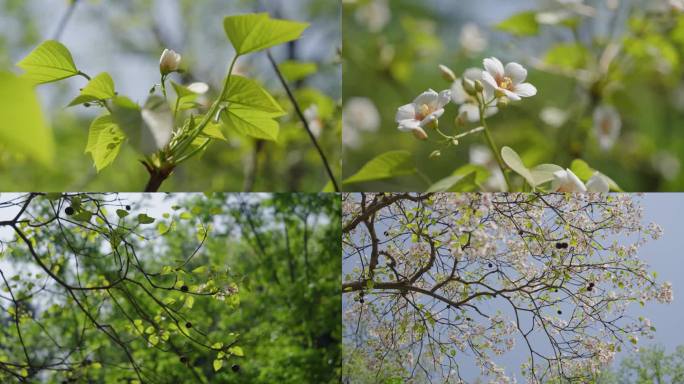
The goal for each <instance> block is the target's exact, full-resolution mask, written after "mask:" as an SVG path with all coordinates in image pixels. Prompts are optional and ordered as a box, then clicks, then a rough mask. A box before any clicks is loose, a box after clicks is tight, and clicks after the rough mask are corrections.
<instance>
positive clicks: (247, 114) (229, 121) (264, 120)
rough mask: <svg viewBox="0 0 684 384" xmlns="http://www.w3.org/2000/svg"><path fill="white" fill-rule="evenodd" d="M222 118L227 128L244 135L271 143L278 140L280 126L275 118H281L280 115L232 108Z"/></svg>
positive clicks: (243, 108) (250, 109) (236, 107)
mask: <svg viewBox="0 0 684 384" xmlns="http://www.w3.org/2000/svg"><path fill="white" fill-rule="evenodd" d="M221 116H222V120H223V123H224V124H225V125H226V128H228V129H234V130H235V131H236V132H238V133H240V134H242V135H246V136H251V137H254V138H257V139H264V140H271V141H276V140H277V139H278V133H279V131H280V125H279V124H278V122H277V121H276V120H274V118H275V117H278V116H280V114H279V113H277V114H274V113H270V112H263V111H259V110H255V109H252V108H246V107H240V106H231V107H229V108H228V109H227V110H226V111H225V112H224V113H223V114H222V115H221Z"/></svg>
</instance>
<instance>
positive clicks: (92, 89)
mask: <svg viewBox="0 0 684 384" xmlns="http://www.w3.org/2000/svg"><path fill="white" fill-rule="evenodd" d="M115 95H116V94H115V92H114V80H112V77H111V76H109V73H107V72H102V73H100V74H99V75H97V76H95V77H94V78H92V79H91V80H90V81H89V82H88V84H87V85H86V86H85V87H83V89H82V90H81V94H80V95H78V96H76V98H75V99H74V100H72V101H71V103H69V105H68V106H69V107H71V106H74V105H78V104H83V103H89V102H93V101H96V100H106V99H111V98H112V97H114V96H115Z"/></svg>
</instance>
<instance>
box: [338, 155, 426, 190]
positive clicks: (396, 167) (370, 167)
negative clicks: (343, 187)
mask: <svg viewBox="0 0 684 384" xmlns="http://www.w3.org/2000/svg"><path fill="white" fill-rule="evenodd" d="M414 173H416V167H415V165H414V164H413V157H412V155H411V152H409V151H390V152H385V153H383V154H381V155H379V156H377V157H375V158H374V159H372V160H371V161H369V162H368V163H366V164H365V165H364V166H363V167H361V169H360V170H359V171H358V172H356V173H355V174H354V175H353V176H351V177H349V178H347V179H346V180H344V183H345V184H351V183H360V182H364V181H371V180H382V179H391V178H393V177H397V176H406V175H412V174H414Z"/></svg>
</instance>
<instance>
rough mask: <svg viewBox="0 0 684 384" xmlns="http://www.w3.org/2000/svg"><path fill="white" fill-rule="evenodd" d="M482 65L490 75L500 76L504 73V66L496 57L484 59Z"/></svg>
mask: <svg viewBox="0 0 684 384" xmlns="http://www.w3.org/2000/svg"><path fill="white" fill-rule="evenodd" d="M484 67H485V69H486V70H487V72H489V73H490V74H491V75H492V76H494V77H501V76H503V75H504V73H505V72H504V66H503V64H502V63H501V61H499V59H497V58H496V57H489V58H486V59H484Z"/></svg>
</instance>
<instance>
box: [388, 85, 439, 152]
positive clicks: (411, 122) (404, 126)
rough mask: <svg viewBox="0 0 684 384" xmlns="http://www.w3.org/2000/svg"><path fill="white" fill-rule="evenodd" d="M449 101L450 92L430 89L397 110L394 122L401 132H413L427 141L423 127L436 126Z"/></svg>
mask: <svg viewBox="0 0 684 384" xmlns="http://www.w3.org/2000/svg"><path fill="white" fill-rule="evenodd" d="M450 99H451V91H450V90H445V91H442V92H440V93H437V92H435V91H433V90H432V89H430V90H428V91H427V92H423V93H422V94H420V95H419V96H418V97H416V99H415V100H413V102H412V103H410V104H406V105H403V106H401V107H399V109H398V110H397V115H396V121H397V123H398V124H399V130H400V131H402V132H413V134H414V135H415V136H416V137H417V138H419V139H421V140H425V139H427V134H426V133H425V131H424V130H423V127H425V126H427V125H431V124H436V123H437V121H438V119H439V118H440V117H441V116H442V115H443V114H444V106H445V105H447V104H448V103H449V100H450Z"/></svg>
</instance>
